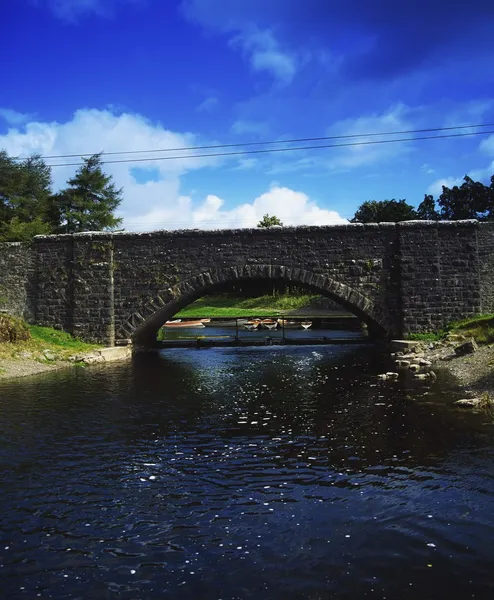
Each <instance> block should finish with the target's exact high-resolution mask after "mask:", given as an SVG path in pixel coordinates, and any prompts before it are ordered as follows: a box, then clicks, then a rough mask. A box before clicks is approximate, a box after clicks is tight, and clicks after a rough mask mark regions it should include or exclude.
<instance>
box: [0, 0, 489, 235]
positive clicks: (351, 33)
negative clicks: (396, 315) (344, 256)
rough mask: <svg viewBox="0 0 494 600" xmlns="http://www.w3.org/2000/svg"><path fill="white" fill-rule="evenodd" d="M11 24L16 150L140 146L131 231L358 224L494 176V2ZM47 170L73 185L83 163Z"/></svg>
mask: <svg viewBox="0 0 494 600" xmlns="http://www.w3.org/2000/svg"><path fill="white" fill-rule="evenodd" d="M0 30H1V35H0V48H1V52H2V56H4V61H3V64H2V86H1V88H0V149H5V150H7V152H8V153H9V154H10V155H12V156H19V157H22V156H28V155H30V154H32V153H38V154H41V155H42V156H47V157H50V156H64V155H70V154H72V155H80V154H83V153H88V154H92V153H96V152H102V151H103V152H105V153H111V152H128V153H129V154H113V155H112V154H109V155H108V156H104V160H105V161H111V160H126V161H129V162H114V163H110V162H108V163H107V164H105V165H104V169H105V172H107V173H108V174H111V175H112V176H113V178H114V180H115V183H116V184H117V185H118V186H121V187H122V188H123V196H124V200H123V202H122V204H121V206H120V208H119V215H120V216H122V217H123V219H124V227H125V228H126V229H128V230H135V231H138V230H154V229H182V228H207V229H216V228H225V227H252V226H255V225H256V223H257V222H258V221H259V220H260V219H261V218H262V216H263V215H264V214H266V213H269V214H275V215H277V216H278V217H279V218H280V219H281V220H282V222H283V223H284V224H285V225H303V224H317V225H325V224H332V223H340V222H345V221H346V220H347V219H349V218H351V217H352V216H353V214H354V213H355V211H356V209H357V208H358V206H359V205H360V204H361V203H362V202H364V201H366V200H384V199H391V198H396V199H399V198H405V199H406V200H407V201H408V202H409V203H410V204H412V205H415V206H417V205H418V204H419V203H420V202H421V201H422V199H423V197H424V194H428V193H432V194H434V195H435V196H436V197H437V195H438V194H440V193H441V186H442V185H447V186H452V185H455V184H457V183H460V182H461V180H462V178H463V177H464V175H466V174H468V175H470V176H471V177H472V178H474V179H476V180H481V181H484V182H487V181H488V180H489V178H490V176H491V175H492V174H494V133H490V134H489V133H488V132H494V69H493V68H492V65H493V64H494V35H493V31H494V2H492V0H470V1H469V2H468V3H466V2H465V1H464V0H427V1H426V0H413V1H412V0H402V1H401V2H396V1H395V0H373V1H372V2H370V0H345V2H342V0H5V1H4V2H2V3H0ZM489 123H492V124H493V125H492V126H491V127H479V126H480V125H486V124H489ZM465 125H475V126H477V127H473V128H470V129H463V130H456V129H455V130H449V131H445V132H436V133H435V134H434V133H422V134H416V133H412V134H396V135H394V136H389V135H388V136H383V135H381V136H374V137H357V138H355V137H354V138H346V139H339V140H334V139H333V140H326V141H322V142H299V143H295V144H286V143H285V144H284V143H282V142H283V141H284V140H290V139H301V138H321V137H331V136H347V135H350V136H351V135H354V136H356V135H359V136H363V135H364V134H371V133H373V134H376V133H378V134H379V133H381V134H382V133H389V132H406V131H416V130H420V129H430V128H445V127H458V126H465ZM460 132H468V133H470V132H473V133H481V135H475V136H464V137H453V138H443V139H429V140H418V139H416V138H417V137H422V136H428V135H429V136H430V135H441V134H442V135H443V134H445V133H460ZM486 132H487V133H486ZM402 138H413V139H412V140H410V141H406V142H396V143H383V144H365V145H358V146H341V145H340V146H337V147H329V148H318V149H307V148H306V146H308V145H333V146H334V145H335V144H342V143H345V142H346V143H348V142H355V141H358V142H369V141H388V140H390V139H402ZM266 141H270V142H278V145H277V144H273V145H271V146H262V145H255V144H256V143H259V142H266ZM226 144H238V146H233V147H229V148H222V149H216V150H213V149H203V150H183V149H184V148H195V147H197V146H214V145H226ZM244 144H253V145H247V146H246V145H244ZM294 146H295V147H300V146H302V147H305V148H304V149H302V150H296V151H284V152H276V153H267V152H266V153H250V154H233V155H230V156H204V154H211V153H216V154H221V153H225V152H237V153H238V152H242V151H243V152H245V151H252V150H256V149H267V148H288V147H294ZM148 150H154V151H156V150H161V152H148V153H141V154H132V153H133V152H135V151H148ZM163 150H165V152H163ZM166 156H168V157H177V156H179V157H183V156H189V158H172V159H167V160H150V159H153V158H155V159H156V158H158V159H160V158H163V157H166ZM136 159H139V160H136ZM47 162H48V163H49V164H52V165H60V164H62V165H63V164H65V165H67V164H68V166H53V169H52V174H53V186H54V189H60V188H62V187H63V186H64V185H65V182H66V181H67V179H68V178H70V177H71V176H73V174H74V173H75V171H76V169H77V164H79V163H80V158H78V157H77V156H75V157H70V158H49V159H47Z"/></svg>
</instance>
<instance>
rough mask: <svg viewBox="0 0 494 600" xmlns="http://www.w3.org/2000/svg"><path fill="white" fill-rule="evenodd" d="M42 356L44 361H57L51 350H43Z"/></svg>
mask: <svg viewBox="0 0 494 600" xmlns="http://www.w3.org/2000/svg"><path fill="white" fill-rule="evenodd" d="M43 356H44V357H45V359H46V360H57V355H56V354H55V353H54V352H52V351H51V350H43Z"/></svg>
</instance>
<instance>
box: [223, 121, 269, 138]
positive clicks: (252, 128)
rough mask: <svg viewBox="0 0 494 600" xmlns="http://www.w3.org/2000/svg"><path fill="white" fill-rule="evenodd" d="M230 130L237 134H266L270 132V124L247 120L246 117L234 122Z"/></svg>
mask: <svg viewBox="0 0 494 600" xmlns="http://www.w3.org/2000/svg"><path fill="white" fill-rule="evenodd" d="M230 130H231V132H232V133H235V134H237V135H242V134H244V133H248V134H254V135H258V136H266V135H268V134H269V125H268V124H267V123H265V122H262V121H246V120H244V119H238V120H237V121H235V122H234V123H233V125H232V126H231V128H230Z"/></svg>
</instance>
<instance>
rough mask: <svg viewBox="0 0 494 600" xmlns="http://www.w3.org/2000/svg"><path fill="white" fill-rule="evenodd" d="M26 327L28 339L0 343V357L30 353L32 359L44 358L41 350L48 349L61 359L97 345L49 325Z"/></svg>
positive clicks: (86, 350) (87, 350)
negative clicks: (28, 333) (28, 334)
mask: <svg viewBox="0 0 494 600" xmlns="http://www.w3.org/2000/svg"><path fill="white" fill-rule="evenodd" d="M28 329H29V332H30V338H29V339H27V340H23V341H19V342H14V343H12V342H4V343H1V344H0V359H1V358H4V359H5V358H7V359H8V358H10V359H11V358H18V357H19V356H22V354H23V353H30V354H31V355H32V358H33V359H34V360H45V358H44V356H43V351H44V350H50V351H51V352H53V354H54V355H55V356H56V357H57V359H60V360H63V359H66V358H68V357H69V356H71V355H73V354H79V353H82V352H90V351H91V350H94V349H95V348H98V347H99V346H97V345H96V344H87V343H85V342H82V341H81V340H78V339H77V338H74V337H73V336H71V335H70V334H69V333H66V332H65V331H58V330H57V329H52V328H51V327H40V326H39V325H28Z"/></svg>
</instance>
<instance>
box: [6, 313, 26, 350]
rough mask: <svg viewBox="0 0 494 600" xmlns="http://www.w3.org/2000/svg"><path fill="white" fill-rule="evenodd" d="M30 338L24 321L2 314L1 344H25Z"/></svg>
mask: <svg viewBox="0 0 494 600" xmlns="http://www.w3.org/2000/svg"><path fill="white" fill-rule="evenodd" d="M30 337H31V334H30V333H29V329H28V326H27V325H26V323H24V321H23V320H22V319H18V318H17V317H13V316H11V315H6V314H0V342H10V343H15V342H23V341H25V340H28V339H30Z"/></svg>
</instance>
